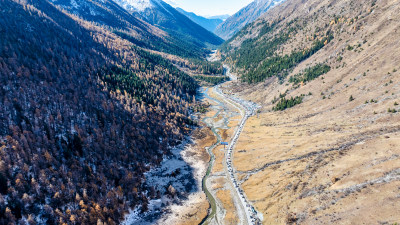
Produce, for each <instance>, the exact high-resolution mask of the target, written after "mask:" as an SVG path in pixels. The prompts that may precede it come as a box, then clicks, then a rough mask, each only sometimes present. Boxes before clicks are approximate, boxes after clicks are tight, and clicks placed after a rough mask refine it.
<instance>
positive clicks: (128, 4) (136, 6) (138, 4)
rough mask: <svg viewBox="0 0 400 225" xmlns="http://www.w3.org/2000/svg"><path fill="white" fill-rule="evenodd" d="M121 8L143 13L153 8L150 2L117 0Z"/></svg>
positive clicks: (144, 0) (143, 0) (145, 0)
mask: <svg viewBox="0 0 400 225" xmlns="http://www.w3.org/2000/svg"><path fill="white" fill-rule="evenodd" d="M118 2H119V3H120V4H121V5H122V7H124V8H126V9H130V10H135V11H138V12H143V11H145V10H146V9H148V8H154V5H153V3H152V0H118Z"/></svg>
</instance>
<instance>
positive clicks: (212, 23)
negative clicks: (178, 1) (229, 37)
mask: <svg viewBox="0 0 400 225" xmlns="http://www.w3.org/2000/svg"><path fill="white" fill-rule="evenodd" d="M176 9H177V10H178V11H179V12H180V13H182V14H184V15H185V16H187V17H188V18H189V19H191V20H192V21H194V22H195V23H197V24H199V25H200V26H202V27H204V28H206V29H207V30H208V31H210V32H214V31H215V29H216V28H217V26H218V25H219V24H221V23H222V22H224V21H223V20H222V19H219V18H218V19H210V18H205V17H202V16H199V15H196V14H195V13H193V12H186V11H185V10H183V9H181V8H176Z"/></svg>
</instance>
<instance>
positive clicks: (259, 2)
mask: <svg viewBox="0 0 400 225" xmlns="http://www.w3.org/2000/svg"><path fill="white" fill-rule="evenodd" d="M284 1H285V0H255V1H253V2H251V3H250V4H249V5H247V6H245V7H244V8H242V9H241V10H239V11H238V12H237V13H235V14H233V15H232V16H230V17H229V18H227V19H226V20H225V21H224V22H223V23H221V24H220V25H219V26H218V27H217V28H216V30H215V33H216V34H217V35H218V36H220V37H222V38H223V39H225V40H228V39H230V38H231V37H232V36H234V35H235V34H236V33H237V32H238V31H240V30H241V29H242V28H243V27H245V26H246V25H247V24H249V23H252V22H253V21H255V20H256V19H258V17H260V16H261V15H262V14H264V13H265V12H267V11H268V10H269V9H270V8H272V7H274V6H276V5H278V4H280V3H282V2H284Z"/></svg>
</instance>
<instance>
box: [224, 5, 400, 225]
mask: <svg viewBox="0 0 400 225" xmlns="http://www.w3.org/2000/svg"><path fill="white" fill-rule="evenodd" d="M296 18H297V20H298V21H302V24H305V25H304V27H302V28H301V29H299V31H298V32H297V33H296V34H295V35H294V36H292V37H291V39H290V41H288V42H287V43H285V44H283V45H282V46H280V47H279V50H278V53H277V54H287V53H289V52H292V51H294V50H296V49H297V50H298V49H305V48H307V47H309V46H310V45H311V43H312V41H313V40H315V38H319V36H321V37H322V36H323V35H324V33H325V32H326V31H327V30H332V31H334V39H333V40H332V41H331V42H329V43H326V44H325V46H324V47H323V48H322V49H321V50H319V51H318V52H317V53H316V54H314V55H313V56H311V57H310V58H308V59H306V60H305V61H302V62H301V63H300V64H299V65H297V66H296V67H295V68H294V69H293V70H291V71H290V72H289V74H288V75H287V76H286V77H285V79H284V80H283V81H281V82H280V81H279V80H278V79H277V78H276V77H272V78H268V79H266V80H265V81H263V82H261V83H257V84H251V85H250V84H244V83H236V84H235V83H233V84H230V85H229V86H226V87H225V88H226V90H231V91H233V92H236V93H238V94H239V95H240V96H241V97H242V98H244V99H248V100H252V101H255V102H257V103H259V104H260V105H262V109H261V110H260V112H259V114H258V115H257V116H254V117H252V118H251V119H249V121H248V122H247V124H246V127H245V129H244V132H243V133H242V135H241V137H240V139H239V143H238V145H237V147H236V149H235V153H234V166H235V167H236V168H237V170H238V177H241V178H242V179H241V181H242V187H243V188H244V191H245V193H246V195H247V196H248V198H249V199H250V200H251V201H252V203H253V204H254V206H255V207H256V209H257V210H258V211H259V212H261V213H262V214H263V216H264V220H263V223H264V224H395V223H399V222H400V113H399V112H398V111H400V105H399V104H400V2H399V1H396V0H378V1H345V0H336V1H327V0H315V1H305V0H292V1H287V2H286V3H284V4H282V5H280V6H278V7H276V8H274V9H273V10H271V11H270V13H269V14H268V15H265V16H264V17H263V18H262V19H260V20H259V21H257V22H256V23H255V24H253V25H252V27H251V28H248V32H246V35H244V36H241V37H238V38H236V39H235V40H233V41H232V42H231V44H232V46H236V47H238V48H240V45H241V43H242V42H243V41H244V40H246V39H248V38H254V37H257V35H258V32H260V28H259V27H258V25H257V24H261V23H262V22H263V21H276V20H279V19H280V20H281V22H280V23H279V24H280V25H279V26H277V27H276V28H275V29H276V30H275V31H273V32H271V33H270V34H268V35H270V36H271V37H273V36H274V35H275V34H277V33H278V32H279V30H281V29H285V26H284V24H287V23H288V22H290V21H292V20H294V19H296ZM305 19H307V20H308V21H307V23H303V21H304V20H305ZM317 27H318V29H317V31H316V28H317ZM314 34H316V35H314ZM268 35H267V36H266V37H265V38H268ZM232 51H235V49H234V48H233V50H232ZM229 60H230V58H229V57H228V58H227V59H226V61H227V62H230V63H235V62H232V61H229ZM319 63H321V64H326V65H329V66H330V67H331V70H330V71H329V72H328V73H326V74H323V75H321V76H320V77H318V78H316V79H314V80H310V81H307V82H303V83H300V84H299V85H294V84H293V83H290V82H288V80H289V78H290V77H291V76H294V75H295V74H298V73H300V72H302V71H304V70H305V69H306V68H308V67H310V66H314V65H317V64H319ZM236 71H238V72H240V73H245V72H246V69H245V68H236ZM283 93H286V98H290V97H295V96H302V95H303V96H304V97H303V102H302V103H301V104H298V105H295V106H294V107H292V108H288V109H286V110H284V111H273V110H272V108H273V107H274V106H276V102H274V103H272V102H273V100H274V98H278V97H279V95H280V94H283Z"/></svg>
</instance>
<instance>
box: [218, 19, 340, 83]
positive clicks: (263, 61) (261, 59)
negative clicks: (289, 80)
mask: <svg viewBox="0 0 400 225" xmlns="http://www.w3.org/2000/svg"><path fill="white" fill-rule="evenodd" d="M279 22H280V21H275V22H272V23H269V22H264V23H263V24H262V26H261V29H260V31H259V33H258V35H257V36H256V37H253V38H248V39H246V40H244V41H243V43H242V44H241V46H240V48H237V49H234V47H232V46H230V45H229V41H228V42H226V43H225V44H223V45H222V47H221V51H222V52H223V53H224V54H223V59H224V60H227V59H229V61H231V62H233V63H234V64H235V66H236V67H237V68H240V69H241V70H242V71H243V75H242V77H241V80H242V81H243V82H247V83H250V84H251V83H259V82H262V81H264V80H265V79H267V78H269V77H273V76H275V77H278V78H279V80H281V81H282V80H284V79H285V78H286V77H287V76H288V74H289V73H290V72H291V71H292V69H293V68H294V67H295V66H296V65H298V64H299V63H300V62H302V61H304V60H306V59H307V58H309V57H311V56H312V55H314V54H315V53H316V52H318V51H319V50H320V49H322V48H323V47H324V46H325V45H326V44H328V43H329V42H330V41H332V40H333V38H334V37H333V34H332V32H331V31H328V32H326V34H324V36H323V37H319V38H316V39H315V41H314V42H313V43H312V44H311V46H310V47H309V48H304V49H297V50H292V51H291V53H290V54H280V50H281V49H280V46H282V45H283V44H285V43H287V42H288V41H289V40H290V39H291V38H292V37H293V36H294V35H295V34H296V33H297V32H298V30H299V29H300V28H301V26H304V24H302V23H301V22H299V21H298V20H297V19H294V20H292V21H290V22H288V23H286V24H284V25H283V26H284V29H280V30H279V31H278V32H277V33H276V34H273V35H272V33H273V31H275V30H277V25H278V24H279ZM249 27H251V26H250V25H249ZM246 32H248V31H247V30H246V28H245V29H243V30H242V31H240V32H239V33H238V34H236V36H235V37H234V38H238V37H241V36H244V35H246ZM265 36H268V38H265ZM232 40H233V39H232ZM323 70H326V68H323Z"/></svg>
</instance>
